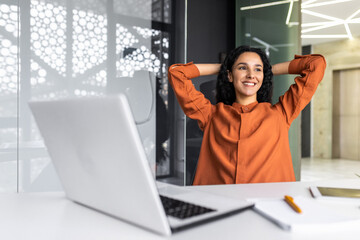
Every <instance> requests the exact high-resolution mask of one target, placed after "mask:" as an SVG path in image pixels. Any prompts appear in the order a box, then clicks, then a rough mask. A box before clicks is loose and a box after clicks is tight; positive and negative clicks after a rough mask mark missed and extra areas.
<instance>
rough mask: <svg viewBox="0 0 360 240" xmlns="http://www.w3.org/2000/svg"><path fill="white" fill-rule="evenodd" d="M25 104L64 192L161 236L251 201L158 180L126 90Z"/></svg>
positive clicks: (231, 210) (212, 217)
mask: <svg viewBox="0 0 360 240" xmlns="http://www.w3.org/2000/svg"><path fill="white" fill-rule="evenodd" d="M29 105H30V108H31V110H32V113H33V115H34V117H35V120H36V122H37V125H38V127H39V129H40V132H41V134H42V136H43V138H44V141H45V144H46V146H47V149H48V152H49V154H50V157H51V159H52V161H53V164H54V166H55V169H56V170H57V173H58V175H59V178H60V181H61V183H62V185H63V188H64V191H65V193H66V195H67V197H68V198H69V199H71V200H73V201H75V202H77V203H80V204H82V205H85V206H87V207H90V208H92V209H96V210H98V211H101V212H103V213H106V214H108V215H111V216H114V217H116V218H119V219H121V220H124V221H126V222H129V223H132V224H135V225H138V226H141V227H143V228H146V229H149V230H151V231H154V232H157V233H160V234H163V235H171V234H172V233H173V232H176V231H179V230H182V229H184V228H187V227H191V226H195V225H198V224H200V223H205V222H208V221H209V220H214V219H217V218H220V217H223V216H227V215H230V214H233V213H237V212H239V211H242V210H244V209H248V208H251V207H252V206H253V204H252V203H249V202H246V201H245V200H235V199H230V198H225V197H221V196H217V195H211V194H207V193H204V192H200V191H193V190H191V189H188V188H183V187H179V186H174V185H170V184H164V183H159V182H158V184H157V183H156V182H155V180H154V176H153V174H152V172H151V170H150V166H149V163H148V160H147V158H146V155H145V151H144V148H143V145H142V142H141V139H140V137H139V133H138V130H137V127H136V125H135V122H134V119H133V116H132V112H131V109H130V106H129V104H128V101H127V99H126V97H125V96H124V95H118V96H112V97H103V98H77V99H66V100H57V101H39V102H30V103H29ZM157 185H158V186H157ZM159 193H160V195H161V196H160V195H159ZM189 209H190V210H189Z"/></svg>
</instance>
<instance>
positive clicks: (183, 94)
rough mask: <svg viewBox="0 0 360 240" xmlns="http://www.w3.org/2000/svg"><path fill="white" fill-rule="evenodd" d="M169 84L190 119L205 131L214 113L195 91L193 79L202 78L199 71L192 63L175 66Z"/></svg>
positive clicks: (203, 97)
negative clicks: (195, 121)
mask: <svg viewBox="0 0 360 240" xmlns="http://www.w3.org/2000/svg"><path fill="white" fill-rule="evenodd" d="M168 73H169V82H170V84H171V86H172V88H173V90H174V92H175V95H176V98H177V100H178V102H179V104H180V106H181V108H182V110H183V111H184V113H185V114H186V116H188V117H189V118H192V119H195V120H197V121H198V123H199V127H200V128H201V129H202V130H203V129H204V127H205V125H206V124H207V122H208V119H209V116H210V115H211V112H212V104H211V103H210V101H209V100H208V99H206V98H205V96H204V95H203V94H202V93H201V92H199V91H197V90H196V89H195V86H194V85H193V83H192V81H191V79H192V78H196V77H198V76H200V72H199V69H198V68H197V67H196V65H195V64H193V63H192V62H190V63H187V64H174V65H172V66H170V68H169V72H168Z"/></svg>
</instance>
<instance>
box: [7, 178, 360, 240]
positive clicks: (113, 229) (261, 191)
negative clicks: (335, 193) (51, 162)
mask: <svg viewBox="0 0 360 240" xmlns="http://www.w3.org/2000/svg"><path fill="white" fill-rule="evenodd" d="M314 184H317V185H324V186H333V187H351V188H360V179H354V180H341V181H326V182H316V183H311V182H295V183H268V184H243V185H226V186H201V187H194V188H197V189H198V190H201V191H205V192H211V193H217V194H220V195H225V196H228V197H232V198H254V197H283V196H284V195H285V194H289V195H293V196H299V195H302V196H305V197H311V196H310V193H309V191H308V186H310V185H314ZM358 205H359V206H360V202H359V204H358ZM347 210H348V209H347ZM354 211H359V216H360V208H358V207H357V208H354ZM0 226H1V230H0V239H7V240H9V239H36V240H41V239H46V240H48V239H62V240H72V239H76V240H79V239H86V240H91V239H101V240H105V239H106V240H108V239H165V237H162V236H159V235H156V234H154V233H151V232H148V231H146V230H143V229H141V228H138V227H135V226H133V225H130V224H128V223H125V222H122V221H120V220H117V219H114V218H112V217H109V216H106V215H103V214H101V213H98V212H96V211H93V210H90V209H88V208H86V207H83V206H80V205H78V204H75V203H73V202H71V201H69V200H67V199H65V197H64V194H63V193H21V194H0ZM359 238H360V226H359V227H357V228H354V229H350V231H349V230H348V231H342V230H338V229H329V231H326V232H325V231H324V232H321V233H316V234H315V233H307V232H301V233H300V232H297V233H295V232H287V231H284V230H282V229H280V228H279V227H277V226H276V225H274V224H273V223H271V222H270V221H268V220H266V219H264V218H263V217H261V216H260V215H258V214H257V213H255V212H254V211H253V210H247V211H244V212H241V213H239V214H236V215H233V216H231V217H228V218H224V219H221V220H218V221H215V222H211V223H208V224H205V225H201V226H199V227H196V228H192V229H189V230H185V231H183V232H180V233H176V234H174V235H173V236H172V237H170V239H207V240H208V239H216V240H218V239H221V240H222V239H267V240H268V239H277V240H281V239H286V240H289V239H302V240H303V239H316V240H319V239H359Z"/></svg>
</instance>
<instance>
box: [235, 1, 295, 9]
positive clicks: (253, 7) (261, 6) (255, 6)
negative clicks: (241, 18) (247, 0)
mask: <svg viewBox="0 0 360 240" xmlns="http://www.w3.org/2000/svg"><path fill="white" fill-rule="evenodd" d="M298 1H299V0H283V1H277V2H271V3H263V4H257V5H251V6H246V7H241V8H240V10H241V11H245V10H251V9H256V8H263V7H270V6H276V5H281V4H285V3H290V2H298Z"/></svg>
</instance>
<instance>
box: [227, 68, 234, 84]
mask: <svg viewBox="0 0 360 240" xmlns="http://www.w3.org/2000/svg"><path fill="white" fill-rule="evenodd" d="M227 77H228V79H229V82H233V78H232V74H231V72H230V71H229V70H227Z"/></svg>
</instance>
